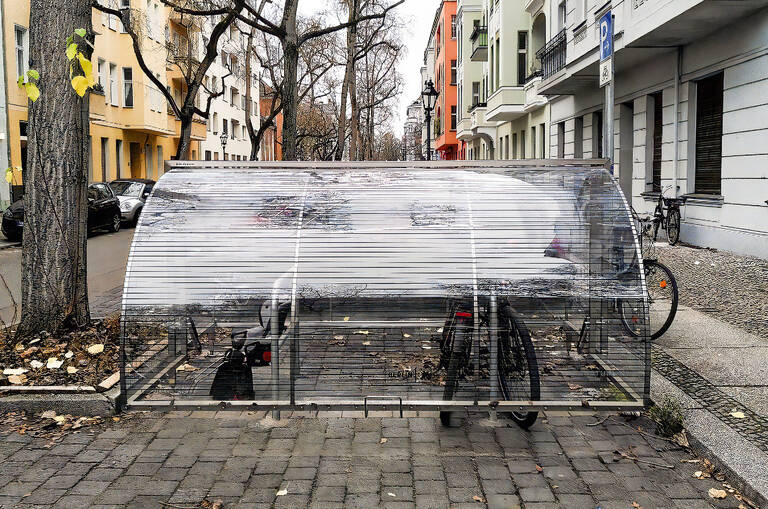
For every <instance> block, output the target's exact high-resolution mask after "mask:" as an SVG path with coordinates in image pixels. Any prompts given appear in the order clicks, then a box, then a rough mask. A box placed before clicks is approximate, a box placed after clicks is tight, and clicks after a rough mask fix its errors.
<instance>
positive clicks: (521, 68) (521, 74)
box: [517, 32, 528, 87]
mask: <svg viewBox="0 0 768 509" xmlns="http://www.w3.org/2000/svg"><path fill="white" fill-rule="evenodd" d="M527 67H528V32H518V33H517V84H518V86H521V87H522V86H523V85H524V84H525V79H526V77H527V71H526V68H527Z"/></svg>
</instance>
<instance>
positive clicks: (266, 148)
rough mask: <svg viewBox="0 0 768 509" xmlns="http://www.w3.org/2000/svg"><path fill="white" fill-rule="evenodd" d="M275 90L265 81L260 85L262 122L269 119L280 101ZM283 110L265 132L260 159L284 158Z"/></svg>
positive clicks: (278, 159)
mask: <svg viewBox="0 0 768 509" xmlns="http://www.w3.org/2000/svg"><path fill="white" fill-rule="evenodd" d="M276 101H277V99H276V98H275V92H274V90H272V88H270V87H269V86H268V85H267V84H266V83H264V82H263V81H262V82H261V84H260V87H259V102H260V104H261V123H262V125H263V124H264V122H266V121H267V118H268V116H269V115H270V112H272V111H274V110H273V107H274V106H276V105H277V104H278V103H277V102H276ZM282 135H283V112H282V111H281V112H279V113H278V114H277V115H275V118H274V120H273V121H272V125H270V126H269V128H268V129H267V130H266V131H265V132H264V137H263V138H262V139H261V148H260V151H259V160H260V161H282V160H283V141H282Z"/></svg>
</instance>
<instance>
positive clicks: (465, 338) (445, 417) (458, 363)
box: [440, 323, 472, 426]
mask: <svg viewBox="0 0 768 509" xmlns="http://www.w3.org/2000/svg"><path fill="white" fill-rule="evenodd" d="M443 332H445V331H443ZM471 337H472V329H471V327H470V326H469V325H467V324H464V323H456V324H455V325H454V326H453V327H452V328H451V330H450V331H449V332H448V335H447V338H446V339H448V338H449V339H450V343H449V344H447V345H446V347H447V348H450V353H448V352H446V355H449V357H448V358H447V360H446V363H447V365H448V367H447V369H446V371H447V375H446V377H445V389H443V401H451V400H452V399H453V396H454V395H455V394H456V390H457V389H458V387H459V377H460V376H461V372H462V369H463V368H464V364H466V362H467V361H466V359H467V349H468V347H469V342H470V338H471ZM449 345H450V346H449ZM452 414H453V412H450V411H441V412H440V422H442V423H443V425H444V426H451V425H452V424H453V423H452V422H451V415H452Z"/></svg>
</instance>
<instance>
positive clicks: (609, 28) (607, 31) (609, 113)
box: [599, 11, 615, 174]
mask: <svg viewBox="0 0 768 509" xmlns="http://www.w3.org/2000/svg"><path fill="white" fill-rule="evenodd" d="M599 27H600V86H601V87H605V107H604V109H603V111H604V113H605V114H604V115H603V125H604V131H605V134H604V136H603V157H607V158H608V159H609V160H610V161H611V174H613V157H614V154H613V103H614V96H615V89H614V86H615V83H614V65H613V14H612V13H611V11H608V12H606V13H605V14H603V16H602V17H601V18H600V25H599Z"/></svg>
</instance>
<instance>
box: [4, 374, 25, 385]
mask: <svg viewBox="0 0 768 509" xmlns="http://www.w3.org/2000/svg"><path fill="white" fill-rule="evenodd" d="M8 381H9V382H11V383H12V384H13V385H21V384H23V383H24V382H26V381H27V375H11V376H9V377H8Z"/></svg>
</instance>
